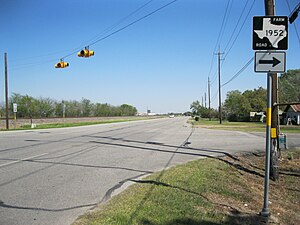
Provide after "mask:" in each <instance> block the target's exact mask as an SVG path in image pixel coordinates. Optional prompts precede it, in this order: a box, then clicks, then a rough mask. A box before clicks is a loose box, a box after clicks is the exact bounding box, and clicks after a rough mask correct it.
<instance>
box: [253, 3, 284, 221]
mask: <svg viewBox="0 0 300 225" xmlns="http://www.w3.org/2000/svg"><path fill="white" fill-rule="evenodd" d="M271 5H273V4H271ZM273 14H274V13H273ZM252 48H253V50H263V51H257V52H255V65H254V70H255V72H257V73H267V118H266V157H265V181H264V205H263V209H262V211H261V215H262V216H265V217H268V216H269V215H270V212H269V208H268V204H269V196H268V194H269V176H270V170H271V161H270V160H271V152H272V139H271V121H272V87H273V84H276V83H277V74H276V72H280V73H284V72H285V69H286V68H285V64H286V63H285V52H279V51H277V50H287V48H288V18H287V17H286V16H255V17H253V39H252ZM273 75H274V79H273ZM273 82H274V83H273ZM276 89H277V88H276ZM274 91H276V93H274V96H277V90H274ZM275 94H276V95H275ZM276 101H277V100H276ZM276 101H275V102H274V103H276ZM272 138H275V139H276V138H277V135H276V136H275V137H272ZM275 143H276V142H275ZM272 154H273V153H272Z"/></svg>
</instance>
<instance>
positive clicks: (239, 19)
mask: <svg viewBox="0 0 300 225" xmlns="http://www.w3.org/2000/svg"><path fill="white" fill-rule="evenodd" d="M248 2H249V0H247V1H246V4H245V6H244V8H243V10H242V13H241V14H240V17H239V18H238V21H237V23H236V25H235V27H234V29H233V32H232V34H231V36H230V38H229V41H228V42H227V44H226V47H225V49H224V51H226V50H227V47H228V45H229V43H230V42H231V40H232V38H233V35H234V33H235V31H236V29H237V27H238V25H239V23H240V21H241V19H242V16H243V15H244V12H245V10H246V7H247V5H248Z"/></svg>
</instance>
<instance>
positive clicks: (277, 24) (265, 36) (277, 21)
mask: <svg viewBox="0 0 300 225" xmlns="http://www.w3.org/2000/svg"><path fill="white" fill-rule="evenodd" d="M252 47H253V50H287V48H288V17H287V16H254V17H253V46H252Z"/></svg>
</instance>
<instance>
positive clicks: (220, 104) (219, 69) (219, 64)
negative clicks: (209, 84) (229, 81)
mask: <svg viewBox="0 0 300 225" xmlns="http://www.w3.org/2000/svg"><path fill="white" fill-rule="evenodd" d="M222 54H224V53H221V52H220V46H219V50H218V53H217V55H218V77H219V118H220V124H222V99H221V55H222Z"/></svg>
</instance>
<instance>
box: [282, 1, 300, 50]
mask: <svg viewBox="0 0 300 225" xmlns="http://www.w3.org/2000/svg"><path fill="white" fill-rule="evenodd" d="M285 2H286V4H287V6H288V8H289V11H290V14H292V10H291V7H290V4H289V2H288V0H285ZM299 7H300V3H299V4H298V5H297V6H296V8H295V10H296V9H297V8H298V9H299ZM295 10H294V11H295ZM294 28H295V31H296V35H297V38H298V42H299V45H300V37H299V33H298V29H297V27H296V24H295V23H294Z"/></svg>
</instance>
